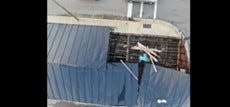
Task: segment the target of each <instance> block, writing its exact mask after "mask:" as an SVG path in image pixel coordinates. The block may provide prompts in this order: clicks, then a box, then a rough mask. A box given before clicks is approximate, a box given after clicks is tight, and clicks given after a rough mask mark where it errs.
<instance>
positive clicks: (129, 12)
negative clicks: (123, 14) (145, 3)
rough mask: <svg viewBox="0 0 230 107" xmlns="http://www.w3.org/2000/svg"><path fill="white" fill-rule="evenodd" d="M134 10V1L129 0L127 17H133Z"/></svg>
mask: <svg viewBox="0 0 230 107" xmlns="http://www.w3.org/2000/svg"><path fill="white" fill-rule="evenodd" d="M132 11H133V2H128V10H127V17H128V18H130V17H132Z"/></svg>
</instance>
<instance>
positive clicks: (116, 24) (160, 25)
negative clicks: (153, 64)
mask: <svg viewBox="0 0 230 107" xmlns="http://www.w3.org/2000/svg"><path fill="white" fill-rule="evenodd" d="M47 19H48V23H65V24H79V25H96V26H108V27H113V28H114V32H118V33H131V34H141V35H158V36H166V37H175V38H181V37H182V33H181V32H180V31H179V29H178V28H176V27H175V26H174V25H172V24H170V23H167V22H165V21H161V20H151V19H144V20H139V21H126V20H112V19H95V18H81V17H79V19H80V20H79V21H77V20H75V19H74V18H73V17H69V16H48V18H47ZM143 24H150V25H151V28H143Z"/></svg>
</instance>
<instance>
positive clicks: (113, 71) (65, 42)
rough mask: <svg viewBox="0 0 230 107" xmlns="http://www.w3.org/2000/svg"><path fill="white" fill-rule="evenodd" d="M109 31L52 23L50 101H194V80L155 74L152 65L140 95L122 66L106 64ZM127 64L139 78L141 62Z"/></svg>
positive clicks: (148, 105) (146, 104) (147, 104)
mask: <svg viewBox="0 0 230 107" xmlns="http://www.w3.org/2000/svg"><path fill="white" fill-rule="evenodd" d="M110 32H111V28H109V27H102V26H88V25H74V24H54V23H49V24H48V36H47V38H48V48H47V52H48V53H47V54H48V55H47V56H48V59H47V60H48V63H47V64H48V68H47V69H48V70H47V72H48V75H47V76H48V77H47V84H48V99H58V100H70V101H79V102H85V103H96V104H103V105H125V106H134V105H137V104H140V105H142V106H143V107H155V106H160V105H164V107H167V106H170V107H171V106H176V107H181V106H182V105H185V104H187V103H189V101H188V99H189V97H190V94H189V93H190V76H189V75H188V74H185V73H181V72H177V71H176V70H173V69H170V68H164V67H160V66H157V70H158V72H153V71H152V68H151V65H150V64H147V65H146V66H145V68H144V74H143V78H142V80H141V81H142V82H141V85H140V92H138V91H137V87H138V86H137V81H136V80H135V79H134V78H133V77H132V75H130V74H129V73H128V72H127V70H126V68H125V67H124V66H123V65H122V64H121V63H115V62H110V63H108V62H107V55H108V46H109V45H108V44H109V35H110ZM127 65H128V67H129V68H130V69H131V70H132V71H133V72H134V74H135V75H137V74H138V73H137V72H138V71H137V69H138V66H137V64H136V63H127ZM138 99H139V100H138ZM158 99H165V100H167V103H166V104H165V103H157V100H158Z"/></svg>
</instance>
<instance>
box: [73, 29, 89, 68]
mask: <svg viewBox="0 0 230 107" xmlns="http://www.w3.org/2000/svg"><path fill="white" fill-rule="evenodd" d="M85 27H86V26H85V25H84V26H83V33H82V34H81V35H83V36H82V40H80V44H79V48H81V46H82V41H83V40H84V39H85V38H86V37H85V36H84V35H85V32H86V28H85ZM76 55H77V56H76V59H75V60H74V64H77V59H78V57H79V52H78V54H76Z"/></svg>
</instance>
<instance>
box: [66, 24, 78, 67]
mask: <svg viewBox="0 0 230 107" xmlns="http://www.w3.org/2000/svg"><path fill="white" fill-rule="evenodd" d="M78 29H79V26H78V25H77V28H76V31H78ZM77 33H78V32H76V33H75V35H74V40H73V43H72V44H71V45H70V46H71V50H70V54H69V57H68V60H67V63H69V60H70V56H71V53H72V51H73V47H74V46H73V45H74V43H75V41H76V38H77Z"/></svg>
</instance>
